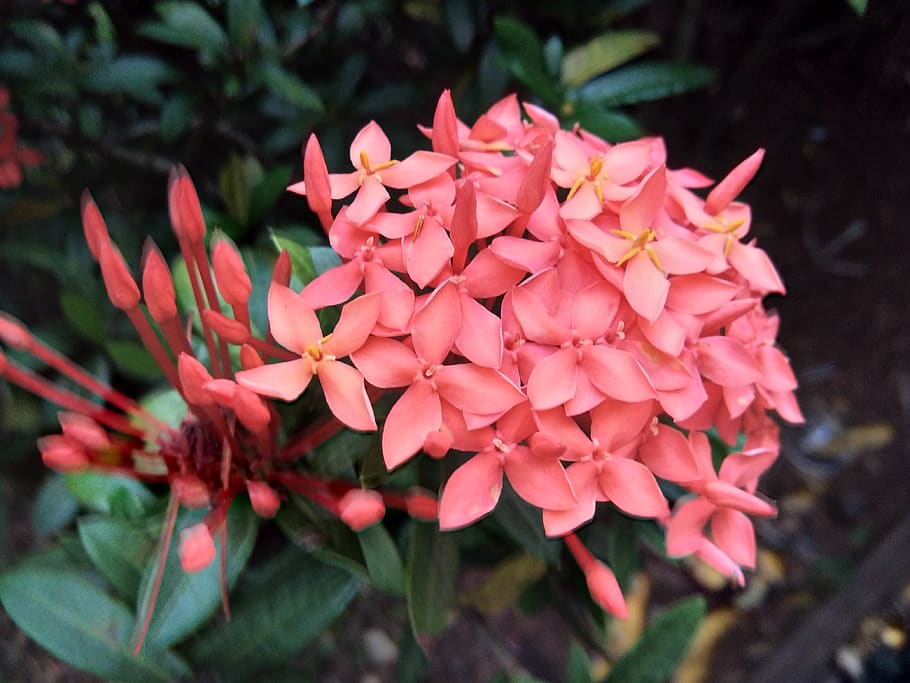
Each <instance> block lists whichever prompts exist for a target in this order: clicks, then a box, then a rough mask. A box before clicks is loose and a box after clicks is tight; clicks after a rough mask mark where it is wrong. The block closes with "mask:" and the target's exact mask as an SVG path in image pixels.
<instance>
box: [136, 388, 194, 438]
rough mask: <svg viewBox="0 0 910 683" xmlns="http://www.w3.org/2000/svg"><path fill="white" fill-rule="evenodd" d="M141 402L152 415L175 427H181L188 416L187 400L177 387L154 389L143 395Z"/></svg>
mask: <svg viewBox="0 0 910 683" xmlns="http://www.w3.org/2000/svg"><path fill="white" fill-rule="evenodd" d="M141 404H142V407H143V408H145V409H146V410H147V411H149V412H150V413H151V414H152V415H154V416H155V417H157V418H158V419H159V420H163V421H164V422H167V423H168V424H169V425H170V426H171V427H173V428H174V429H177V428H178V427H180V425H181V423H182V422H183V421H184V420H185V419H186V416H187V406H186V401H184V400H183V397H182V396H181V395H180V394H179V392H178V391H177V390H176V389H161V390H159V391H153V392H152V393H150V394H146V395H145V396H144V397H143V399H142V401H141Z"/></svg>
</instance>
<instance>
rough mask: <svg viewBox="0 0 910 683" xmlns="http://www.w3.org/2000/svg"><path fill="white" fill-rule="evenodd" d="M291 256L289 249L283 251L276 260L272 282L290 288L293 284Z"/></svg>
mask: <svg viewBox="0 0 910 683" xmlns="http://www.w3.org/2000/svg"><path fill="white" fill-rule="evenodd" d="M292 270H293V267H292V265H291V255H290V254H289V253H288V250H287V249H282V250H281V253H280V254H278V258H277V259H276V260H275V269H274V270H273V271H272V282H274V283H275V284H278V285H284V286H285V287H289V286H290V284H291V272H292Z"/></svg>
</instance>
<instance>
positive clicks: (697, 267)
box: [651, 237, 714, 275]
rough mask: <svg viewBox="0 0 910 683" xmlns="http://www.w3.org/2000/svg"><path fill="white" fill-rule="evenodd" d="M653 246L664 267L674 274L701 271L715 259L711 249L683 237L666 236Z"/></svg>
mask: <svg viewBox="0 0 910 683" xmlns="http://www.w3.org/2000/svg"><path fill="white" fill-rule="evenodd" d="M651 248H652V249H654V253H655V254H657V258H658V260H659V261H660V265H661V266H662V267H663V269H664V270H665V271H666V272H668V273H673V274H674V275H689V274H692V273H700V272H702V271H704V270H705V269H706V268H707V267H708V266H709V265H710V264H711V262H712V261H713V260H714V254H712V253H711V252H710V251H708V250H707V249H704V248H702V247H700V246H698V244H696V243H695V242H693V241H692V240H691V239H686V238H683V237H664V238H662V239H659V240H657V241H656V242H653V243H652V244H651Z"/></svg>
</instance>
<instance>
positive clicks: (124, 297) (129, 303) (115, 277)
mask: <svg viewBox="0 0 910 683" xmlns="http://www.w3.org/2000/svg"><path fill="white" fill-rule="evenodd" d="M98 263H99V265H100V266H101V278H102V279H103V280H104V286H105V288H106V289H107V296H108V298H109V299H110V300H111V303H112V304H114V306H116V307H117V308H119V309H120V310H121V311H131V310H133V309H134V308H136V306H138V305H139V296H140V295H139V287H138V286H137V285H136V281H135V280H134V279H133V276H132V274H131V273H130V268H129V266H128V265H126V261H125V260H124V258H123V255H122V254H121V253H120V250H119V249H118V248H117V247H116V246H114V243H113V242H110V241H108V242H105V243H103V244H102V245H101V246H100V247H99V251H98Z"/></svg>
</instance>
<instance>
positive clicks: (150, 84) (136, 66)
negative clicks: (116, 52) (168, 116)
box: [82, 55, 174, 104]
mask: <svg viewBox="0 0 910 683" xmlns="http://www.w3.org/2000/svg"><path fill="white" fill-rule="evenodd" d="M173 76H174V72H173V71H172V70H171V69H170V67H168V65H167V64H165V63H164V62H162V61H161V60H160V59H156V58H155V57H148V56H146V55H124V56H122V57H117V58H115V59H113V60H111V61H109V62H101V63H100V64H96V65H94V66H92V67H91V68H90V71H89V72H88V73H87V74H86V76H85V78H84V79H83V81H82V85H83V86H84V87H85V88H86V89H87V90H90V91H92V92H96V93H102V94H110V93H125V94H127V95H130V96H131V97H134V98H136V99H137V100H139V101H140V102H148V103H150V104H157V103H159V102H161V101H162V100H163V96H162V94H161V92H160V91H159V90H158V86H159V85H160V84H161V83H163V82H166V81H168V80H170V79H171V78H173Z"/></svg>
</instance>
